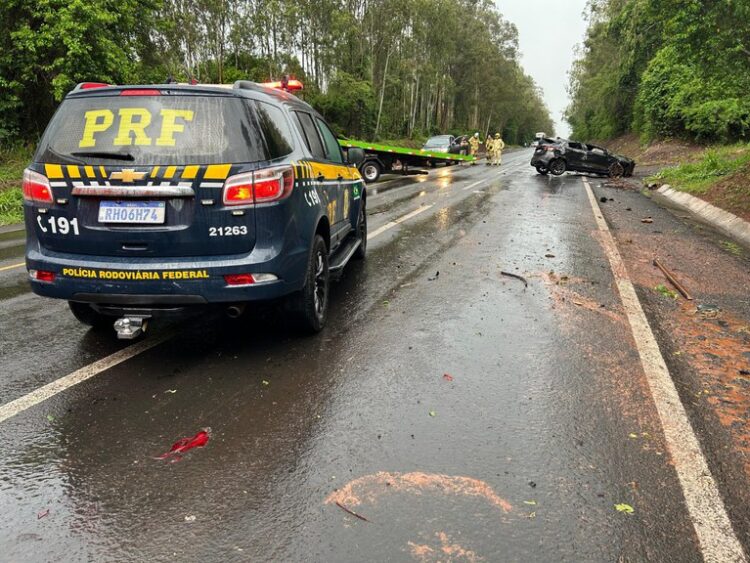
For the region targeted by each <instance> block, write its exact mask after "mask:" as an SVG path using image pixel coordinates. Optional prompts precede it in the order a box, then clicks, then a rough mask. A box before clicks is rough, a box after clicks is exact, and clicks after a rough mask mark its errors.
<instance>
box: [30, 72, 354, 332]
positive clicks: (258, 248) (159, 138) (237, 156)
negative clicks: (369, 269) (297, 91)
mask: <svg viewBox="0 0 750 563" xmlns="http://www.w3.org/2000/svg"><path fill="white" fill-rule="evenodd" d="M363 158H364V153H363V152H362V150H361V149H349V150H348V151H347V153H346V154H345V153H344V151H342V149H341V147H340V146H339V144H338V142H337V139H336V136H335V135H334V134H333V132H332V131H331V129H330V127H329V126H328V125H327V124H326V122H325V121H324V120H323V118H322V117H321V116H320V115H319V114H318V113H317V112H316V111H315V110H314V109H313V108H312V107H310V106H309V105H307V104H306V103H304V102H302V101H301V100H299V99H298V98H297V97H295V96H294V95H292V94H291V93H289V92H287V91H284V90H280V89H274V88H269V87H265V86H263V85H259V84H256V83H254V82H249V81H238V82H236V83H235V84H234V85H233V86H222V85H215V86H212V85H176V84H156V85H145V86H110V85H105V84H98V83H84V84H81V85H79V86H77V87H76V88H75V90H74V91H72V92H70V93H69V94H68V95H67V96H66V98H65V100H64V101H63V102H62V104H61V105H60V108H59V109H58V111H57V112H56V113H55V115H54V117H53V118H52V120H51V121H50V123H49V125H48V127H47V129H46V131H45V133H44V135H43V137H42V139H41V141H40V143H39V146H38V148H37V151H36V154H35V155H34V158H33V162H32V163H31V164H30V165H29V167H28V168H27V169H26V171H25V172H24V180H23V193H24V218H25V223H26V231H27V246H26V266H27V269H28V270H29V277H30V281H31V287H32V290H33V291H34V293H36V294H38V295H43V296H46V297H53V298H57V299H64V300H67V301H68V303H69V305H70V309H71V310H72V312H73V314H74V315H75V316H76V317H77V318H78V319H79V320H81V321H82V322H84V323H86V324H89V325H92V326H96V327H101V326H112V325H113V324H114V326H115V329H116V330H117V332H118V336H119V337H121V338H132V337H135V336H137V335H139V334H140V333H141V332H142V331H143V330H144V329H145V326H146V324H147V322H148V320H149V319H151V318H152V317H158V316H160V315H171V314H181V313H184V312H186V311H188V310H190V309H196V308H201V307H203V308H205V307H207V306H210V305H212V306H219V307H221V308H224V309H225V310H226V311H227V313H228V314H229V315H230V316H237V315H239V314H241V312H242V310H243V309H244V307H245V305H246V304H247V303H248V302H254V301H267V300H274V301H277V302H279V303H282V304H283V307H282V310H283V311H285V312H287V313H288V314H289V315H290V316H292V317H294V318H295V319H296V321H297V322H298V323H299V324H300V325H301V326H302V327H303V328H304V329H306V330H307V331H310V332H316V331H319V330H321V329H322V328H323V326H324V325H325V322H326V318H327V313H328V302H329V286H330V280H331V279H332V278H333V277H335V276H337V275H338V274H340V272H341V270H342V269H343V267H344V266H345V265H346V263H347V262H349V260H350V259H351V258H360V259H361V258H364V256H365V251H366V244H367V215H366V197H367V193H366V188H365V185H364V182H363V181H362V178H361V176H360V174H359V172H358V170H357V165H358V164H360V163H361V161H362V160H363ZM113 321H116V322H114V323H113Z"/></svg>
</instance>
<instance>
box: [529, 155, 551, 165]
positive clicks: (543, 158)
mask: <svg viewBox="0 0 750 563" xmlns="http://www.w3.org/2000/svg"><path fill="white" fill-rule="evenodd" d="M554 158H555V155H554V153H549V152H543V153H541V154H536V153H534V155H533V156H532V157H531V166H544V167H547V166H549V163H550V161H551V160H552V159H554Z"/></svg>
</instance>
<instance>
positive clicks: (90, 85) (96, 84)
mask: <svg viewBox="0 0 750 563" xmlns="http://www.w3.org/2000/svg"><path fill="white" fill-rule="evenodd" d="M107 86H110V84H107V83H105V82H81V85H80V89H81V90H92V89H93V88H106V87H107Z"/></svg>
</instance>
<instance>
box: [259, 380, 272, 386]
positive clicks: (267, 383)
mask: <svg viewBox="0 0 750 563" xmlns="http://www.w3.org/2000/svg"><path fill="white" fill-rule="evenodd" d="M261 384H262V385H270V383H269V382H268V381H266V380H265V379H264V380H263V381H261Z"/></svg>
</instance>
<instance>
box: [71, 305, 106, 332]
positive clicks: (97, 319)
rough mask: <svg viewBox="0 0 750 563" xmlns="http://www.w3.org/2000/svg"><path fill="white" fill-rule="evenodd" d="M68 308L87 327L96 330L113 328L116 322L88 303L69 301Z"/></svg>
mask: <svg viewBox="0 0 750 563" xmlns="http://www.w3.org/2000/svg"><path fill="white" fill-rule="evenodd" d="M68 307H70V311H71V312H72V313H73V316H74V317H75V318H76V319H78V320H79V321H80V322H82V323H83V324H85V325H88V326H90V327H92V328H95V329H103V328H112V327H113V325H114V322H115V318H114V317H110V316H108V315H102V314H101V313H98V312H96V311H94V309H93V308H92V307H91V305H89V304H88V303H78V302H77V301H68Z"/></svg>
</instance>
